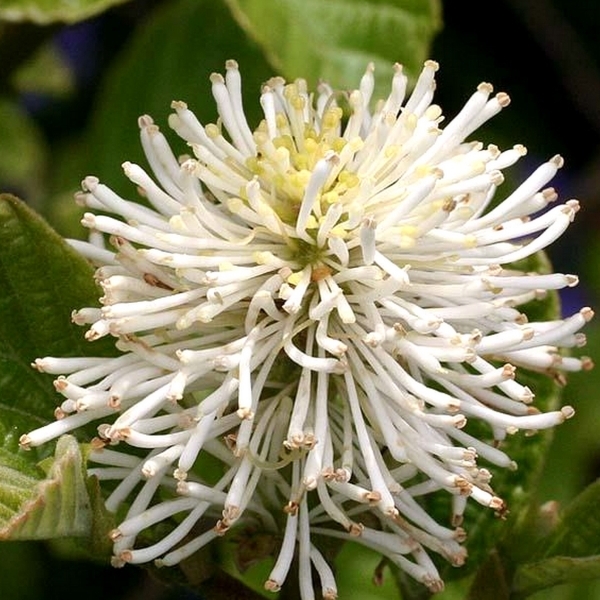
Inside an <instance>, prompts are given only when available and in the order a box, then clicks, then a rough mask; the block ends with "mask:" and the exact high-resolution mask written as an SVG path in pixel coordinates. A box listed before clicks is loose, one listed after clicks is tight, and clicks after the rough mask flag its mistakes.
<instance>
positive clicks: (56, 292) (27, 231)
mask: <svg viewBox="0 0 600 600" xmlns="http://www.w3.org/2000/svg"><path fill="white" fill-rule="evenodd" d="M92 273H93V271H92V268H91V266H90V265H89V264H88V263H87V261H86V260H84V259H83V258H82V257H81V256H80V255H78V254H77V253H76V252H75V251H73V250H72V249H71V248H70V247H69V246H68V245H67V244H66V243H65V242H64V240H63V239H62V238H61V237H60V236H59V235H58V234H57V233H55V232H54V231H53V230H52V229H51V228H50V227H49V226H48V225H47V224H46V223H45V222H44V221H43V220H42V218H41V217H40V216H39V215H37V214H36V213H34V212H33V211H32V210H31V209H30V208H29V207H28V206H26V205H25V204H24V203H23V202H21V201H20V200H18V199H17V198H15V197H13V196H9V195H0V289H2V294H0V388H1V389H2V398H1V399H0V408H2V409H3V411H5V412H6V411H10V410H11V409H12V410H14V411H18V412H19V414H21V415H23V418H24V419H25V420H27V421H29V423H30V426H31V425H32V424H35V426H39V425H40V424H41V423H42V422H47V421H49V420H52V419H53V412H54V407H55V406H56V404H57V400H58V398H59V396H57V394H56V393H55V391H54V389H53V387H52V385H51V378H50V377H49V376H46V375H42V374H40V373H37V372H36V371H35V370H34V369H32V368H31V366H30V365H31V362H32V360H34V359H35V358H37V357H41V356H92V355H93V356H103V355H104V356H105V355H108V354H112V353H114V350H113V344H112V341H111V340H109V339H107V340H99V341H100V342H101V343H96V342H94V343H93V344H90V343H88V342H86V341H85V340H84V337H83V331H82V330H81V328H79V327H76V326H75V325H73V324H71V322H70V320H71V319H70V315H71V312H72V311H73V310H74V309H76V308H81V307H83V306H93V305H97V303H98V301H97V298H98V295H99V293H98V289H97V288H96V286H95V284H94V281H93V277H92ZM3 414H4V413H0V418H1V417H2V416H3Z"/></svg>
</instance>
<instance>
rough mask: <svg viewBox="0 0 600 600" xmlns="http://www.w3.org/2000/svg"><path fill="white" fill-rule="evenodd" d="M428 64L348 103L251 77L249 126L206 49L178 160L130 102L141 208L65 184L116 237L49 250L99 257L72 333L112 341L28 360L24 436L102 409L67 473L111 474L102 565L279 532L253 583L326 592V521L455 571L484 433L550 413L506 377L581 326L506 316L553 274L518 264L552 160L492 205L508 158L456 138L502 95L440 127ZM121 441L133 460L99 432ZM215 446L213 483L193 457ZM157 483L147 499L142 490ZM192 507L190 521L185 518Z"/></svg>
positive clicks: (348, 535) (555, 348)
mask: <svg viewBox="0 0 600 600" xmlns="http://www.w3.org/2000/svg"><path fill="white" fill-rule="evenodd" d="M436 70H437V64H436V63H434V62H432V61H428V62H427V63H425V66H424V68H423V71H422V72H421V75H420V77H419V79H418V81H417V83H416V86H415V88H414V91H413V92H412V94H411V95H410V96H408V97H407V98H405V90H406V77H405V76H404V74H403V73H402V68H401V67H400V66H396V68H395V73H394V77H393V80H392V89H391V92H390V95H389V96H388V98H387V99H386V100H385V101H382V102H379V103H377V104H376V106H375V108H374V110H373V111H372V110H371V93H372V90H373V82H374V78H373V68H372V67H369V68H368V69H367V72H366V73H365V75H364V77H363V79H362V81H361V82H360V86H359V89H358V90H355V91H353V92H351V93H349V94H340V93H334V92H333V91H332V90H331V89H330V88H329V87H328V86H327V85H326V84H321V85H320V86H319V89H318V91H317V93H316V94H314V95H313V94H312V93H310V92H309V91H308V90H307V86H306V83H305V82H304V81H302V80H297V81H295V82H294V83H291V84H287V85H286V84H285V83H284V81H283V80H282V79H280V78H274V79H272V80H271V81H269V82H268V83H267V84H266V85H265V86H264V88H263V90H262V94H261V96H260V103H261V106H262V108H263V111H264V120H263V121H262V122H261V123H260V125H259V126H258V128H257V129H256V130H255V131H252V130H251V129H250V127H249V125H248V124H247V122H246V118H245V116H244V111H243V107H242V97H241V78H240V74H239V71H238V67H237V64H236V63H235V62H234V61H229V62H228V63H227V73H226V76H225V78H223V77H222V76H221V75H217V74H215V75H213V76H212V85H213V94H214V97H215V100H216V103H217V109H218V113H219V122H218V124H217V125H214V124H211V125H205V126H203V125H202V124H200V123H199V122H198V120H197V119H196V117H195V116H194V113H193V112H191V111H190V110H189V109H188V107H187V106H186V105H185V104H184V103H183V102H174V103H173V108H174V111H175V112H174V114H173V115H171V118H170V121H169V124H170V125H171V127H172V128H173V129H174V130H175V131H176V132H177V133H178V134H179V136H181V137H182V138H183V139H184V140H186V141H187V143H188V145H189V147H190V149H191V151H192V152H193V155H194V157H193V158H189V157H187V158H185V157H184V158H182V159H181V160H177V159H176V158H175V156H174V155H173V154H172V152H171V150H170V148H169V146H168V145H167V143H166V141H165V138H164V137H163V136H162V134H161V133H160V132H159V130H158V127H157V126H156V125H155V124H154V123H153V121H152V119H151V118H150V117H148V116H144V117H141V118H140V120H139V124H140V129H141V141H142V145H143V147H144V151H145V153H146V156H147V159H148V162H149V164H150V167H151V169H152V172H153V173H154V178H155V179H153V178H152V177H151V176H150V175H148V174H147V173H146V172H145V171H144V170H143V169H142V167H140V166H138V165H134V164H131V163H125V164H124V165H123V168H124V171H125V174H126V175H127V177H128V178H129V179H130V180H131V181H132V182H133V183H134V184H135V185H136V186H138V189H139V191H140V193H141V195H142V196H143V197H144V198H145V200H146V201H147V202H146V203H145V204H139V203H137V202H132V201H129V200H125V199H123V198H121V197H119V196H118V195H116V194H115V193H114V192H112V191H111V190H110V189H109V188H108V187H106V186H105V185H103V184H101V183H100V182H99V181H98V180H97V179H96V178H94V177H87V178H86V179H85V180H84V181H83V192H82V193H80V194H78V195H77V199H78V201H79V202H80V203H81V204H83V205H84V206H86V207H88V208H89V209H91V210H94V211H98V212H99V213H101V214H95V213H91V212H89V213H86V214H85V216H84V218H83V224H84V225H85V226H86V227H88V228H90V229H91V231H92V233H93V235H94V236H95V237H96V238H99V237H102V236H100V234H102V235H108V236H110V240H111V244H112V246H113V247H114V251H111V250H107V249H104V248H103V247H102V245H101V244H97V243H96V244H88V243H81V242H73V244H74V246H75V247H76V248H77V249H78V250H80V251H81V252H82V253H83V254H84V255H85V256H87V257H89V258H90V259H91V260H92V261H94V262H95V263H96V264H98V265H100V266H99V269H98V271H97V280H98V282H99V284H100V285H101V286H102V288H103V290H104V296H103V297H102V298H101V302H102V305H103V306H102V308H83V309H81V310H79V311H77V312H76V313H74V316H73V318H74V320H75V322H77V323H80V324H89V325H91V327H90V328H89V330H88V332H87V334H86V337H87V338H88V339H89V340H95V339H97V338H99V337H102V336H106V335H112V336H114V337H115V338H117V342H116V344H117V347H118V348H119V350H121V352H122V354H121V355H120V356H119V357H118V358H43V359H40V360H37V361H36V363H35V366H36V367H37V368H38V369H39V370H41V371H45V372H49V373H55V374H57V375H61V376H60V377H59V378H58V379H57V380H56V388H57V390H58V391H59V392H60V393H61V394H62V395H63V396H64V397H65V400H64V402H63V403H62V404H61V405H60V407H59V408H58V409H57V417H58V420H57V421H56V422H55V423H51V424H49V425H47V426H45V427H42V428H40V429H37V430H35V431H32V432H30V433H29V434H27V435H25V436H23V438H22V445H23V446H24V447H30V446H36V445H39V444H42V443H45V442H47V441H49V440H50V439H53V438H56V437H57V436H59V435H61V434H63V433H65V432H68V431H71V430H73V429H75V428H78V427H80V426H81V425H84V424H86V423H89V422H91V421H100V423H101V424H100V425H99V427H98V432H99V439H97V440H96V442H95V443H96V448H97V450H95V451H94V452H93V453H92V456H91V460H92V461H93V462H95V463H98V466H97V467H95V468H93V469H92V470H91V472H92V473H94V474H96V475H98V476H99V477H100V478H102V479H114V480H116V481H118V482H119V483H118V485H117V487H116V488H114V490H113V492H112V493H111V495H110V497H109V498H108V500H107V506H108V507H109V509H110V510H116V509H117V507H118V506H119V505H120V504H121V503H122V502H124V501H126V500H127V501H128V502H129V503H130V504H129V509H128V513H127V516H126V518H125V521H124V522H123V523H121V524H120V525H119V527H118V529H117V530H116V531H115V532H113V534H114V535H113V537H114V539H115V549H114V552H115V561H114V562H115V564H122V563H123V562H133V563H139V562H146V561H149V560H153V559H158V560H159V562H160V564H164V565H169V564H174V563H176V562H178V561H179V560H182V559H183V558H185V557H186V556H189V555H190V554H191V553H193V552H194V551H195V550H196V549H198V548H199V547H201V546H202V545H204V544H206V543H207V542H209V541H210V540H211V539H212V538H214V537H216V536H218V535H222V534H223V533H225V532H226V531H227V530H228V529H229V528H230V527H231V526H232V525H234V524H235V523H236V522H238V521H239V522H240V523H241V522H243V523H245V524H246V525H248V524H251V525H253V526H254V527H257V528H259V529H261V528H262V530H264V531H268V532H272V533H273V534H274V535H279V533H278V532H283V533H282V536H283V537H282V541H281V545H280V547H279V548H278V550H277V552H276V555H277V559H276V562H275V565H274V568H273V571H272V573H271V575H270V577H269V580H268V581H267V583H266V584H265V585H266V587H267V588H268V589H270V590H277V589H279V588H280V586H281V585H282V583H283V581H284V580H285V578H286V576H287V574H288V570H289V568H290V565H291V562H292V558H293V556H294V553H297V556H298V560H299V569H300V577H299V580H300V585H301V596H302V598H305V599H306V598H312V597H313V591H312V590H313V586H312V583H311V563H312V565H313V566H314V568H315V569H316V571H317V573H318V574H319V576H320V578H321V584H322V590H323V591H322V593H323V595H324V597H326V598H333V597H335V594H336V592H335V581H334V578H333V575H332V571H331V569H330V567H329V566H328V564H327V562H326V561H325V559H324V557H323V556H322V554H321V552H320V551H319V550H318V547H317V546H318V540H319V537H320V536H323V535H327V536H333V537H338V538H344V539H353V540H355V541H357V542H361V543H363V544H364V545H366V546H368V547H370V548H373V549H375V550H377V551H379V552H381V553H382V554H384V555H385V556H387V557H388V558H389V559H390V560H391V561H393V562H394V563H396V564H397V565H399V566H400V567H401V568H403V569H404V570H405V571H406V572H407V573H409V574H410V575H412V576H413V577H415V578H416V579H418V580H419V581H422V582H423V583H424V584H425V585H427V586H428V587H429V588H430V589H431V590H434V591H437V590H440V589H442V587H443V583H442V581H441V579H440V577H439V575H438V572H437V569H436V567H435V566H434V564H433V562H432V560H431V559H430V558H429V556H428V554H427V550H429V551H432V552H434V553H439V554H441V555H442V556H444V557H446V558H447V559H448V560H450V561H451V562H452V563H454V564H457V565H458V564H461V563H462V562H463V561H464V559H465V554H466V553H465V550H464V549H463V547H462V546H461V545H460V543H461V542H462V541H463V539H464V532H463V531H462V529H461V528H460V525H461V522H462V515H463V511H464V508H465V504H466V502H467V499H468V498H472V499H473V500H474V501H475V502H477V503H479V504H482V505H483V506H485V507H490V508H492V509H493V510H494V511H497V512H499V513H502V512H504V511H505V506H504V502H503V500H502V499H501V498H499V497H497V496H496V495H495V494H494V492H493V489H492V487H491V486H490V478H491V473H490V471H488V470H487V468H485V467H481V466H480V465H479V462H478V459H482V462H483V463H485V464H486V465H491V467H492V470H493V468H495V467H505V468H509V469H513V468H515V467H516V465H515V464H514V463H513V461H512V460H511V459H510V457H509V456H508V455H507V454H505V453H504V452H503V451H502V450H501V449H500V447H499V446H501V442H502V440H504V438H505V437H506V435H507V434H510V433H514V432H516V431H517V430H527V431H533V430H538V429H545V428H548V427H552V426H554V425H557V424H559V423H561V422H563V421H564V420H565V419H566V418H569V417H570V416H571V415H572V414H573V409H572V408H570V407H568V406H567V407H563V408H562V409H561V410H557V411H552V412H548V413H545V414H543V413H539V411H538V410H536V409H535V408H534V407H533V406H532V401H533V397H534V390H530V389H529V388H527V387H526V386H524V385H522V384H521V383H519V372H518V368H519V367H522V368H525V369H530V370H533V371H541V372H546V373H548V374H549V375H553V376H557V375H556V374H557V373H558V372H560V371H576V370H579V369H581V368H587V367H589V366H590V365H591V361H590V360H589V359H586V358H583V359H580V358H574V357H570V356H564V355H563V354H562V353H561V352H560V349H562V348H570V347H573V346H580V345H582V344H583V343H584V342H585V339H584V337H583V336H582V335H581V334H579V333H577V332H578V330H579V329H580V328H581V327H582V326H583V325H584V324H585V322H586V321H588V320H589V319H590V318H591V316H592V311H591V310H590V309H589V308H584V309H582V310H581V311H580V312H578V313H576V314H575V315H573V316H571V317H568V318H566V319H564V320H556V321H550V322H532V323H530V322H528V321H527V318H526V317H525V315H524V314H523V313H522V312H521V311H520V310H519V307H520V306H522V305H524V304H525V303H528V302H531V301H534V300H536V299H538V298H540V297H541V296H543V295H544V294H545V293H546V291H548V290H557V289H560V288H563V287H565V286H573V285H576V284H577V277H575V276H574V275H563V274H555V273H551V274H545V273H530V272H524V271H522V270H521V269H520V268H519V267H518V266H516V263H517V262H518V261H521V260H522V259H526V258H528V257H530V256H531V255H533V254H534V253H536V252H538V251H539V250H542V249H543V248H545V247H546V246H548V245H549V244H551V243H552V242H553V241H554V240H555V239H557V238H558V237H559V236H560V235H561V234H562V233H563V232H564V230H565V229H566V228H567V226H568V225H569V223H570V222H571V221H572V219H573V217H574V215H575V213H576V212H577V210H578V203H577V202H576V201H574V200H570V201H568V202H566V203H565V204H559V205H555V206H553V207H548V205H549V204H551V203H553V202H554V201H555V200H556V199H557V194H556V192H555V191H554V190H553V189H552V188H547V187H545V186H546V185H547V184H548V182H549V181H550V180H551V179H552V177H553V176H554V174H555V173H556V171H557V169H559V168H560V167H561V166H562V159H561V158H560V157H559V156H555V157H553V158H551V159H550V160H549V161H548V162H546V163H544V164H543V165H541V166H540V167H539V168H538V169H537V170H536V171H535V172H534V173H533V174H532V175H531V176H530V177H529V178H528V179H527V180H526V181H524V182H523V183H522V184H521V185H520V186H519V187H518V188H517V189H516V190H515V191H513V192H512V193H510V194H508V195H504V194H502V196H501V197H500V198H499V197H498V194H496V191H497V188H498V186H499V185H500V184H501V183H502V181H503V175H502V170H503V169H505V168H506V167H509V166H510V165H512V164H514V163H515V162H516V161H517V160H518V159H519V158H520V157H521V156H523V155H524V154H525V148H524V147H523V146H515V147H514V148H511V149H509V150H505V151H500V150H499V149H498V148H497V147H495V146H488V147H484V146H483V145H482V144H480V143H478V142H465V139H466V138H467V137H468V136H469V135H470V134H471V133H472V132H473V131H474V130H475V129H477V128H478V127H479V126H480V125H481V124H483V123H484V122H485V121H487V120H488V119H489V118H490V117H492V116H494V115H495V114H496V113H498V112H499V111H500V110H501V109H502V108H503V107H504V106H506V105H507V104H508V102H509V100H508V97H507V96H506V94H502V93H501V94H497V95H496V96H492V95H491V94H492V87H491V86H490V85H489V84H487V83H482V84H481V85H480V86H479V87H478V89H477V91H476V92H475V93H474V94H473V96H472V97H471V98H470V99H469V100H468V102H467V103H466V104H465V106H464V108H463V109H462V110H461V111H460V113H459V114H458V115H457V116H456V117H455V118H454V119H452V120H451V121H450V122H449V123H448V124H447V125H445V127H442V126H441V124H442V120H443V117H442V112H441V109H440V108H439V107H438V106H436V105H434V104H432V99H433V92H434V87H435V83H434V74H435V71H436ZM340 102H341V103H342V106H340V104H339V103H340ZM343 107H345V108H346V109H347V111H348V116H347V118H346V117H345V116H344V109H343ZM107 214H108V215H110V214H113V215H115V216H107ZM470 419H473V420H476V421H481V422H483V423H485V424H487V426H488V427H487V433H486V434H485V436H484V437H482V438H477V437H474V436H473V435H471V434H470V433H468V428H467V429H465V428H464V427H465V424H466V423H467V421H468V420H470ZM119 443H121V444H125V445H129V446H133V447H136V448H144V449H147V450H148V452H149V453H148V455H147V456H146V457H144V458H139V457H138V455H139V453H138V454H135V455H133V454H128V453H126V452H125V451H122V450H121V448H122V446H121V447H120V449H119V450H116V449H112V448H109V447H106V448H104V446H113V445H115V444H119ZM215 459H216V462H217V463H220V464H222V465H223V468H222V476H221V477H220V479H219V476H218V475H217V476H216V477H214V472H215V469H214V467H209V466H207V465H210V464H214V462H215ZM211 478H212V479H211ZM159 486H163V487H164V488H165V489H166V490H167V491H168V490H171V492H172V493H171V494H170V498H171V499H168V498H169V494H166V496H165V494H162V495H161V499H160V500H158V499H157V495H156V490H157V488H158V487H159ZM439 490H442V491H444V492H446V493H448V494H451V495H452V499H453V502H452V507H453V516H452V518H451V519H450V521H449V523H447V524H439V523H437V522H436V521H435V520H434V519H433V518H432V517H431V516H430V515H429V514H427V512H426V511H425V510H424V509H423V508H422V507H421V506H420V505H419V503H418V502H417V500H415V498H416V497H418V496H421V495H423V494H429V493H433V492H437V491H439ZM165 497H166V498H167V499H165ZM282 508H284V512H281V509H282ZM176 513H184V514H186V516H185V518H184V519H182V520H180V521H179V525H177V527H176V528H175V529H174V530H173V532H172V533H171V534H169V535H168V536H167V537H166V538H163V539H161V540H159V541H158V542H157V543H156V544H155V545H153V546H150V547H145V548H136V547H135V541H136V537H137V535H138V534H139V533H140V532H141V531H142V530H144V529H146V528H148V527H150V526H152V525H153V524H155V523H157V522H159V521H162V520H165V519H168V518H169V517H170V516H172V515H174V514H176ZM201 517H204V519H206V518H207V517H209V518H212V523H213V524H214V527H212V528H209V529H204V530H202V531H200V532H197V531H196V532H195V533H194V531H195V530H194V529H193V528H194V527H198V525H197V524H198V521H199V519H200V518H201ZM363 521H365V522H366V523H368V526H367V525H366V524H365V523H363ZM340 526H341V527H340ZM190 532H192V533H194V535H192V536H191V537H192V540H191V541H186V542H185V543H184V544H183V545H179V544H180V542H181V541H182V540H183V538H184V537H186V536H187V537H186V540H189V539H190V535H191V534H190Z"/></svg>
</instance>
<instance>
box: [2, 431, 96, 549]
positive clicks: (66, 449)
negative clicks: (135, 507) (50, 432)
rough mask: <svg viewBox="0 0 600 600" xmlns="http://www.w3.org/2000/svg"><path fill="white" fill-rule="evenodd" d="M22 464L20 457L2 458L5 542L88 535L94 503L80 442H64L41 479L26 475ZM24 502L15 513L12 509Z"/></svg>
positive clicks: (70, 437) (70, 440) (68, 437)
mask: <svg viewBox="0 0 600 600" xmlns="http://www.w3.org/2000/svg"><path fill="white" fill-rule="evenodd" d="M23 462H24V459H23V457H22V456H21V455H19V454H16V453H15V454H12V456H10V455H6V454H3V455H1V458H0V503H1V504H2V507H3V508H5V509H6V508H9V509H10V512H9V511H6V512H5V514H4V515H3V518H0V539H2V540H35V539H47V538H54V537H65V536H83V535H87V534H89V532H90V530H91V522H92V510H91V502H90V498H89V495H88V491H87V486H86V481H85V469H84V463H83V458H82V456H81V452H80V450H79V446H78V444H77V442H76V441H75V438H73V437H72V436H63V437H62V438H60V440H59V441H58V443H57V445H56V453H55V456H54V459H53V460H52V462H51V465H50V469H49V472H48V476H47V477H43V478H38V479H37V480H36V478H35V477H33V476H32V474H31V473H26V472H25V471H26V469H24V464H23ZM27 471H31V469H30V468H28V469H27ZM42 474H43V472H42ZM19 501H20V505H19V506H18V507H17V509H16V510H15V509H14V508H13V505H14V503H16V502H19ZM10 513H12V514H10ZM9 515H10V516H9Z"/></svg>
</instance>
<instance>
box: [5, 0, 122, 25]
mask: <svg viewBox="0 0 600 600" xmlns="http://www.w3.org/2000/svg"><path fill="white" fill-rule="evenodd" d="M126 1H127V0H0V19H5V20H7V21H33V22H34V23H38V24H40V25H46V24H48V23H53V22H55V21H62V22H65V23H75V22H76V21H82V20H83V19H88V18H89V17H92V16H94V15H97V14H99V13H101V12H103V11H105V10H107V9H108V8H110V7H111V6H115V5H117V4H123V3H124V2H126Z"/></svg>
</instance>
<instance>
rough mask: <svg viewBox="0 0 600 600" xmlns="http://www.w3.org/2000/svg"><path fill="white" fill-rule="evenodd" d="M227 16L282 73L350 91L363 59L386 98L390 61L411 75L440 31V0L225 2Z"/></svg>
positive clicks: (356, 84)
mask: <svg viewBox="0 0 600 600" xmlns="http://www.w3.org/2000/svg"><path fill="white" fill-rule="evenodd" d="M226 2H227V4H228V5H229V6H230V8H231V10H232V13H233V14H234V16H235V17H236V19H237V20H238V22H239V23H240V25H242V27H243V28H244V29H245V30H246V31H247V32H248V34H249V35H251V36H252V37H254V38H255V39H256V40H257V41H258V42H259V43H260V44H261V46H263V48H264V49H265V53H266V55H267V56H268V58H269V60H270V62H271V64H272V65H273V66H274V67H275V68H276V69H277V70H278V71H279V72H280V74H282V75H284V76H285V77H288V78H291V79H293V78H296V77H303V78H305V79H307V80H308V81H309V83H310V84H311V86H314V85H315V84H316V83H317V81H318V80H319V79H324V80H325V81H328V82H329V83H330V84H331V85H332V86H333V87H335V88H339V89H348V88H350V89H355V88H356V87H357V86H358V83H359V81H360V78H361V77H362V75H363V73H364V72H365V68H366V66H367V64H368V63H369V62H373V63H375V65H376V67H377V71H378V72H379V74H380V77H379V78H378V81H377V84H378V85H377V88H376V92H377V93H376V97H377V98H379V97H382V96H384V94H385V95H387V91H386V90H388V89H389V77H390V74H391V66H392V65H393V63H395V62H399V63H402V64H403V65H404V67H405V68H406V70H407V72H408V73H409V74H410V75H412V76H413V77H414V76H415V75H416V74H417V73H418V72H419V71H420V70H421V67H422V65H423V61H424V60H425V59H426V58H428V53H429V47H430V44H431V41H432V39H433V36H434V35H435V34H436V33H437V32H438V31H439V29H440V28H441V7H440V3H439V2H438V0H370V1H368V0H328V1H327V2H322V0H280V1H278V2H272V0H226Z"/></svg>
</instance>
